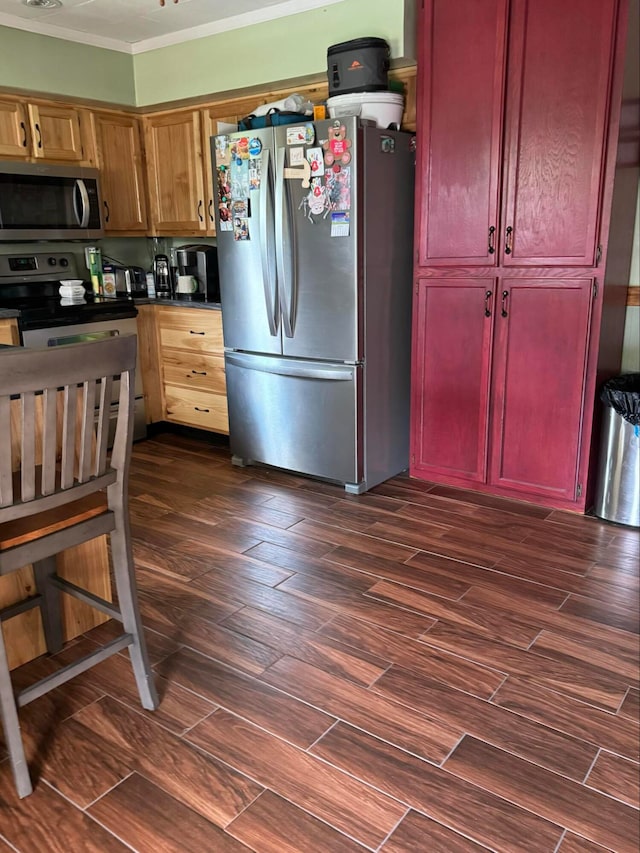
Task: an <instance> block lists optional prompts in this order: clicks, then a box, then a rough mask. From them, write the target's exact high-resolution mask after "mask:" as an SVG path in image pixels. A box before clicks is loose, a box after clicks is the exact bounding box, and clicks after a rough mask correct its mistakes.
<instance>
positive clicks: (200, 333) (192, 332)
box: [189, 329, 207, 335]
mask: <svg viewBox="0 0 640 853" xmlns="http://www.w3.org/2000/svg"><path fill="white" fill-rule="evenodd" d="M189 334H190V335H206V334H207V333H206V332H194V331H193V329H189Z"/></svg>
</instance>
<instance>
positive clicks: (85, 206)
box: [73, 178, 90, 228]
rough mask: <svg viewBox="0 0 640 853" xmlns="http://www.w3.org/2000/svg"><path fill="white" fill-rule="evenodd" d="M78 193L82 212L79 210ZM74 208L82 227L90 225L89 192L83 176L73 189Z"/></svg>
mask: <svg viewBox="0 0 640 853" xmlns="http://www.w3.org/2000/svg"><path fill="white" fill-rule="evenodd" d="M78 193H79V194H80V200H81V202H82V213H81V212H80V210H78ZM73 210H74V212H75V214H76V219H77V220H78V225H79V226H80V228H86V227H87V226H88V225H89V213H90V211H89V193H88V192H87V185H86V184H85V182H84V181H83V180H82V178H78V180H77V181H76V185H75V187H74V190H73Z"/></svg>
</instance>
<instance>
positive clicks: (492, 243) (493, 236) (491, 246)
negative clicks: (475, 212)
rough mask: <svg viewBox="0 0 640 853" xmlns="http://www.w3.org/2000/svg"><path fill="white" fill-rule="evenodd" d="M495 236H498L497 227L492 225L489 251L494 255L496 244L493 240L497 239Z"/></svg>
mask: <svg viewBox="0 0 640 853" xmlns="http://www.w3.org/2000/svg"><path fill="white" fill-rule="evenodd" d="M495 236H496V227H495V225H492V226H491V228H489V248H488V249H487V251H488V252H489V254H490V255H493V253H494V252H495V250H496V247H495V246H494V242H493V241H494V239H495Z"/></svg>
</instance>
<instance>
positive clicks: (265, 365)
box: [225, 352, 356, 382]
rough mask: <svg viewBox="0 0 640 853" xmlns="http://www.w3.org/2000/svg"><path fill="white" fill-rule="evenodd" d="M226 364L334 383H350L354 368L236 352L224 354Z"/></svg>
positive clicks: (277, 374)
mask: <svg viewBox="0 0 640 853" xmlns="http://www.w3.org/2000/svg"><path fill="white" fill-rule="evenodd" d="M225 362H226V364H232V365H234V366H235V367H243V368H244V369H245V370H257V371H258V372H259V373H274V374H275V375H276V376H292V377H296V378H298V379H328V380H332V381H335V382H351V381H353V378H354V376H355V371H356V368H355V367H351V366H346V365H345V366H337V365H336V366H334V365H330V366H329V365H327V366H321V365H315V364H308V363H307V364H299V363H298V364H296V362H295V361H284V360H277V359H274V358H261V357H260V356H255V355H245V354H244V353H238V352H227V353H225Z"/></svg>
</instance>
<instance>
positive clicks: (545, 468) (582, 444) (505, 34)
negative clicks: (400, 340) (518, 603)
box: [411, 0, 627, 510]
mask: <svg viewBox="0 0 640 853" xmlns="http://www.w3.org/2000/svg"><path fill="white" fill-rule="evenodd" d="M626 13H627V0H566V2H564V3H561V4H558V3H556V2H555V0H455V2H453V3H452V2H451V0H424V3H423V7H422V9H421V12H420V27H419V37H418V38H419V49H420V52H421V58H420V61H419V64H418V68H419V76H418V150H417V170H416V180H417V187H416V273H415V274H416V286H415V296H414V315H413V363H412V415H411V424H412V427H411V429H412V437H411V447H412V449H411V474H412V475H413V476H416V477H421V478H424V479H430V480H434V481H436V482H443V483H448V484H455V485H460V486H463V487H466V488H473V489H478V490H482V491H489V492H492V493H495V494H501V495H505V496H510V497H520V498H523V499H526V500H530V501H534V502H537V503H542V504H545V505H548V506H557V507H563V508H568V509H575V510H583V509H584V508H585V495H586V490H587V477H588V474H589V452H590V444H591V434H592V421H593V412H594V397H595V394H594V392H595V384H596V379H595V377H596V372H597V370H598V354H599V350H600V348H601V344H602V343H603V341H601V329H602V330H604V329H606V330H607V331H606V333H605V332H602V334H606V335H607V336H611V335H615V336H618V337H619V338H620V340H621V337H622V332H623V329H622V327H621V324H620V322H616V323H612V322H609V321H608V317H607V314H606V312H607V311H608V310H609V309H608V307H607V306H608V304H609V300H608V299H606V298H603V297H606V294H605V292H604V276H603V273H604V267H605V263H606V251H607V236H608V227H609V211H610V205H611V189H612V181H613V168H614V165H615V147H616V142H617V127H618V120H619V104H620V96H621V84H622V73H621V70H622V60H623V58H624V57H623V45H624V37H625V28H626ZM604 343H606V344H607V346H603V347H602V350H603V352H604V350H605V349H608V350H609V351H610V350H611V346H609V344H610V342H609V341H608V340H607V341H606V342H604ZM603 364H604V360H603ZM607 369H609V370H611V365H610V364H608V367H607ZM614 369H615V367H614Z"/></svg>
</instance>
